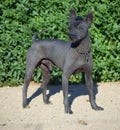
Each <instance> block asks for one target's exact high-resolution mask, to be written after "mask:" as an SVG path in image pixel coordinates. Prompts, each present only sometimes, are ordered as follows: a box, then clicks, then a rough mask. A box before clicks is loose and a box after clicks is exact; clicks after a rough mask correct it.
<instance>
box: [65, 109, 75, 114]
mask: <svg viewBox="0 0 120 130" xmlns="http://www.w3.org/2000/svg"><path fill="white" fill-rule="evenodd" d="M65 113H67V114H73V111H72V110H71V109H67V110H65Z"/></svg>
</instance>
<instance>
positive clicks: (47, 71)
mask: <svg viewBox="0 0 120 130" xmlns="http://www.w3.org/2000/svg"><path fill="white" fill-rule="evenodd" d="M49 64H51V63H50V62H49V61H43V64H41V65H40V67H41V71H42V74H43V82H42V84H41V89H42V93H43V101H44V103H45V104H49V103H50V102H49V100H48V97H47V84H48V82H49V80H50V75H51V68H50V65H49Z"/></svg>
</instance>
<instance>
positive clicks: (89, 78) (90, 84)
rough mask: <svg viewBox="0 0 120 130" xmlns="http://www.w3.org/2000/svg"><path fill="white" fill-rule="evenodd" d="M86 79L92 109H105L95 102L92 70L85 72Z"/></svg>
mask: <svg viewBox="0 0 120 130" xmlns="http://www.w3.org/2000/svg"><path fill="white" fill-rule="evenodd" d="M85 81H86V86H87V89H88V92H89V100H90V104H91V106H92V109H94V110H103V108H102V107H100V106H98V105H97V104H96V102H95V96H94V92H93V80H92V75H91V72H86V73H85Z"/></svg>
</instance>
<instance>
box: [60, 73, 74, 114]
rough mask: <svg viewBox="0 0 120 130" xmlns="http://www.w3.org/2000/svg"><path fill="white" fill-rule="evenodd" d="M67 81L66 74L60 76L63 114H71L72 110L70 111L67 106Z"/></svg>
mask: <svg viewBox="0 0 120 130" xmlns="http://www.w3.org/2000/svg"><path fill="white" fill-rule="evenodd" d="M68 80H69V76H67V74H64V73H63V75H62V89H63V98H64V99H63V100H64V101H63V102H64V107H65V112H66V113H69V114H72V113H73V112H72V110H71V109H70V106H69V101H68Z"/></svg>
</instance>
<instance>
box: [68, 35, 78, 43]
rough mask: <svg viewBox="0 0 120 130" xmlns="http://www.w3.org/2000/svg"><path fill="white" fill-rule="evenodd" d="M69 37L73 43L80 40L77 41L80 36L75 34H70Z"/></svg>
mask: <svg viewBox="0 0 120 130" xmlns="http://www.w3.org/2000/svg"><path fill="white" fill-rule="evenodd" d="M69 36H70V39H71V40H72V42H76V41H78V39H77V37H78V35H76V34H74V33H70V34H69Z"/></svg>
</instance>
